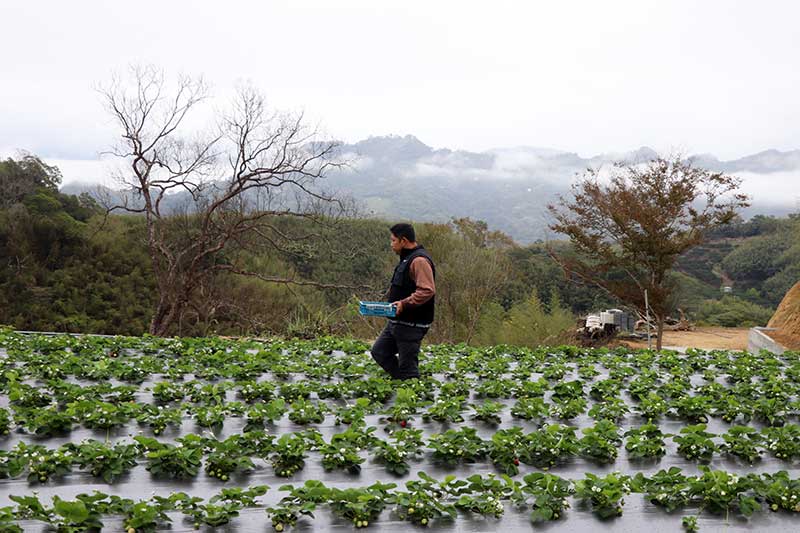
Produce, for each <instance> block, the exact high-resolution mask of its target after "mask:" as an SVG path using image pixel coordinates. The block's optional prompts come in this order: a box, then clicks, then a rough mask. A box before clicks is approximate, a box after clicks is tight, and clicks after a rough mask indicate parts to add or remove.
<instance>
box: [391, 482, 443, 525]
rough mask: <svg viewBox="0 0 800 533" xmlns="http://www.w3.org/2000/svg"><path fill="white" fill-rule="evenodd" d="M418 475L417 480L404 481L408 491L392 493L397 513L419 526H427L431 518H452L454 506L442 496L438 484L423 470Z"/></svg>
mask: <svg viewBox="0 0 800 533" xmlns="http://www.w3.org/2000/svg"><path fill="white" fill-rule="evenodd" d="M419 476H420V478H421V479H420V480H419V481H408V482H407V483H406V488H407V489H408V491H398V492H396V493H395V494H394V502H395V504H396V506H397V507H396V513H397V515H398V516H399V517H400V518H401V519H403V520H408V521H410V522H412V523H414V524H419V525H421V526H427V525H428V524H429V523H430V522H431V520H434V519H437V518H447V519H450V520H452V519H454V518H455V517H456V515H457V510H456V507H455V505H453V504H451V503H448V502H447V501H446V500H445V499H444V498H443V496H444V493H443V492H442V490H441V487H440V486H439V484H438V483H436V482H435V480H433V479H431V478H430V476H428V475H427V474H425V473H424V472H420V473H419Z"/></svg>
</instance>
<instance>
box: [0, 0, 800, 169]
mask: <svg viewBox="0 0 800 533" xmlns="http://www.w3.org/2000/svg"><path fill="white" fill-rule="evenodd" d="M0 20H2V31H0V50H2V52H0V54H2V57H1V59H2V61H0V151H5V152H6V153H7V152H8V150H10V149H15V148H22V149H27V150H30V151H33V152H35V153H37V154H40V155H42V156H44V157H47V158H50V159H59V160H84V159H92V158H94V157H96V155H97V153H98V152H99V151H101V150H103V149H105V148H107V147H108V145H109V144H111V142H112V141H113V135H114V132H113V130H112V129H111V128H110V122H109V121H108V119H107V117H106V116H105V115H104V114H103V110H102V108H101V106H100V101H99V98H98V96H97V94H96V93H95V92H93V90H92V86H93V84H97V83H102V82H104V81H107V80H108V79H109V77H110V75H111V72H112V71H114V70H120V69H124V68H125V67H126V66H127V65H129V64H131V63H143V64H147V63H153V64H156V65H158V66H161V67H163V68H164V69H165V70H166V71H167V72H168V73H170V72H184V73H188V74H202V75H204V76H205V77H206V78H207V79H208V80H209V81H210V82H211V83H212V85H213V87H214V88H215V90H216V92H217V93H219V94H224V93H225V92H226V91H228V90H230V88H231V87H232V86H233V85H235V84H236V83H237V82H238V81H241V80H250V81H252V83H253V84H255V85H256V86H258V87H259V88H261V89H262V90H263V91H264V92H265V94H266V95H267V96H268V98H269V100H270V102H271V103H272V104H273V105H275V106H277V107H280V108H289V109H294V110H298V109H302V110H305V112H306V113H307V114H308V116H310V117H312V118H313V119H314V120H317V121H319V122H321V123H322V124H323V126H324V128H325V129H326V130H327V132H329V133H330V134H331V135H332V136H334V137H336V138H339V139H342V140H344V141H347V142H352V141H356V140H359V139H361V138H364V137H366V136H368V135H383V134H388V133H397V134H406V133H411V134H414V135H416V136H417V137H419V138H420V139H421V140H422V141H423V142H425V143H427V144H429V145H432V146H434V147H437V148H440V147H450V148H463V149H468V150H486V149H489V148H493V147H499V146H518V145H529V146H541V147H553V148H559V149H564V150H569V151H575V152H578V153H579V154H581V155H582V156H589V155H593V154H597V153H600V152H608V151H623V150H628V149H631V148H635V147H638V146H642V145H649V146H652V147H654V148H656V149H658V150H670V149H681V150H684V151H688V152H692V153H700V152H710V153H714V154H715V155H717V156H718V157H720V158H722V159H732V158H737V157H740V156H743V155H747V154H751V153H754V152H757V151H761V150H764V149H767V148H777V149H780V150H791V149H797V148H800V97H798V96H799V95H800V59H799V58H800V27H798V23H799V21H800V2H795V1H791V0H787V1H765V0H761V1H758V2H756V1H750V2H741V1H732V0H724V1H723V0H720V1H705V0H704V1H700V2H698V1H696V0H694V1H674V0H671V1H643V0H635V1H624V2H623V1H618V2H614V1H602V2H600V1H597V0H592V1H585V2H570V1H563V2H552V1H548V2H534V1H518V2H502V1H498V0H494V1H491V2H489V1H484V2H468V1H464V0H461V1H457V2H445V1H441V0H435V1H432V0H428V1H424V2H422V1H420V2H417V1H409V0H406V1H403V2H388V1H381V0H369V1H363V2H354V1H346V0H336V1H330V0H327V1H314V2H311V1H298V0H292V1H269V0H266V1H261V2H255V1H254V2H240V1H232V0H227V1H214V2H210V1H198V0H193V1H191V2H188V1H174V0H170V1H166V0H159V1H149V0H137V1H135V2H111V1H74V2H65V1H63V0H52V1H36V0H25V1H3V2H2V3H0Z"/></svg>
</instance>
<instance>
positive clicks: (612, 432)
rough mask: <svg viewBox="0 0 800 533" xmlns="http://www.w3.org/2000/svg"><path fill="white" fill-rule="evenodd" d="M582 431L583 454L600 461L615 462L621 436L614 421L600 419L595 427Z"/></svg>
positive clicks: (580, 451)
mask: <svg viewBox="0 0 800 533" xmlns="http://www.w3.org/2000/svg"><path fill="white" fill-rule="evenodd" d="M582 431H583V437H582V438H581V439H580V440H579V441H578V451H579V453H580V454H581V456H583V457H586V458H587V459H592V460H594V461H598V462H613V461H614V459H616V458H617V453H618V450H617V446H619V445H620V443H621V438H620V436H619V428H617V426H616V425H614V423H613V422H610V421H608V420H600V421H599V422H597V424H595V425H594V427H590V428H584V429H583V430H582Z"/></svg>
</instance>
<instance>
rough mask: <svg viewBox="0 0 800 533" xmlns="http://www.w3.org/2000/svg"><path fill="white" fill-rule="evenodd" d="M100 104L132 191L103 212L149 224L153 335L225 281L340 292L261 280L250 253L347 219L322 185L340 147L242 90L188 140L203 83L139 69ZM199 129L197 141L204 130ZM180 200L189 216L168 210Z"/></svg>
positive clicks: (104, 91)
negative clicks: (295, 225)
mask: <svg viewBox="0 0 800 533" xmlns="http://www.w3.org/2000/svg"><path fill="white" fill-rule="evenodd" d="M100 93H101V95H102V97H103V100H104V103H105V105H106V107H107V109H108V111H109V113H110V115H111V116H112V117H113V119H114V121H115V123H116V125H117V126H118V127H119V129H120V134H121V140H120V142H119V143H118V145H117V146H116V148H115V149H113V150H112V151H111V153H112V154H113V155H115V156H117V157H119V158H122V159H123V160H124V161H125V162H126V164H125V168H126V170H125V171H124V172H123V173H121V174H120V175H119V176H118V178H119V179H120V181H121V182H122V183H123V184H124V186H125V187H126V189H127V190H128V194H127V195H125V196H124V198H123V200H122V201H117V202H115V203H114V204H113V205H108V206H107V209H108V211H109V212H112V211H115V210H120V211H124V212H128V213H139V214H141V215H143V216H144V218H145V220H146V228H147V247H148V250H149V253H150V257H151V260H152V268H153V273H154V275H155V280H156V286H157V289H158V299H157V303H156V307H155V310H154V313H153V318H152V321H151V324H150V333H151V334H153V335H165V334H166V333H167V331H168V330H169V328H170V326H172V325H173V324H174V323H175V322H176V320H178V319H179V317H180V316H181V313H182V312H183V311H184V310H185V309H186V308H187V306H188V305H189V302H190V301H191V300H192V297H193V296H194V295H195V294H196V293H197V291H199V290H200V289H201V288H202V287H203V286H204V283H205V282H206V281H207V280H208V278H209V277H212V276H215V275H219V274H221V273H231V274H236V275H241V276H253V277H257V278H259V279H262V280H264V281H267V282H271V283H284V284H297V285H314V286H317V287H322V288H324V287H339V286H336V285H328V284H324V283H319V282H315V281H310V280H307V279H302V278H300V277H299V276H296V275H294V274H291V275H289V276H287V275H285V274H284V275H282V276H281V275H270V274H268V273H263V272H261V271H259V270H258V269H255V268H250V267H248V265H247V264H246V263H245V261H244V258H245V257H246V254H243V253H242V251H255V250H260V249H262V248H263V247H264V246H268V247H271V248H272V249H274V250H281V251H284V250H287V249H290V248H291V247H292V246H294V245H296V244H297V243H302V242H304V241H306V240H308V239H311V238H312V237H313V233H305V234H299V233H298V231H299V230H294V231H289V230H287V229H286V226H287V225H285V224H284V225H281V224H280V223H279V222H280V220H283V219H286V218H297V219H300V218H302V219H309V220H313V221H315V222H320V221H322V220H323V219H325V218H326V217H330V216H335V215H337V214H339V213H342V212H343V211H344V209H345V208H346V205H345V204H344V203H342V202H341V201H340V200H338V199H337V198H335V197H334V196H333V195H331V194H328V193H325V192H324V191H323V190H322V188H321V187H320V184H319V182H320V180H322V179H323V178H324V177H325V174H326V172H327V171H328V170H330V169H331V168H334V167H338V166H340V163H339V162H337V161H336V160H335V157H336V144H335V143H333V142H327V141H321V140H319V138H320V135H319V134H318V132H317V131H316V130H315V129H314V128H310V127H308V126H307V125H306V124H305V121H304V117H303V115H302V114H289V113H279V112H275V111H271V110H269V109H268V108H267V107H266V105H265V102H264V98H263V96H262V95H261V94H260V93H259V92H257V91H256V90H254V89H253V88H252V87H248V86H245V87H242V88H240V89H239V90H238V92H237V94H236V97H235V99H234V101H233V105H232V107H231V109H230V111H228V112H224V113H215V119H216V120H215V124H214V126H213V127H212V128H210V133H203V134H197V133H195V134H194V135H189V134H188V132H187V130H189V129H190V126H191V125H194V124H195V123H191V124H190V120H197V119H198V118H202V117H199V116H198V115H199V114H200V112H202V111H203V110H205V109H207V107H208V106H207V105H205V104H207V103H208V100H209V94H208V88H207V86H206V84H205V83H204V82H203V80H202V79H192V78H188V77H179V78H178V79H177V81H176V82H174V83H169V82H168V81H167V79H166V78H165V76H164V74H163V72H161V71H160V70H158V69H156V68H153V67H134V68H132V69H131V72H130V76H127V77H125V78H124V79H120V78H115V79H113V80H112V82H111V83H110V84H108V85H107V86H104V87H102V88H101V89H100ZM192 130H193V131H195V132H196V131H198V130H197V127H196V125H195V126H194V127H193V128H192ZM178 192H181V193H183V194H182V195H176V194H174V193H178ZM179 196H183V197H185V198H186V199H187V201H186V202H185V204H184V205H183V206H182V209H181V210H179V212H177V213H176V212H175V209H174V208H173V209H167V207H166V206H167V204H170V203H174V200H175V198H177V197H179ZM173 207H174V206H173ZM305 226H308V225H307V224H306V225H305ZM339 288H340V287H339Z"/></svg>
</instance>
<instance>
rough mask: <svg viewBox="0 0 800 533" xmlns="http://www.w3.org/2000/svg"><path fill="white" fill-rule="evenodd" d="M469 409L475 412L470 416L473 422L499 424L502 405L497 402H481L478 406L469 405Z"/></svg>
mask: <svg viewBox="0 0 800 533" xmlns="http://www.w3.org/2000/svg"><path fill="white" fill-rule="evenodd" d="M470 407H472V409H473V410H474V411H475V414H473V415H472V419H473V420H481V421H483V422H487V423H489V424H495V425H496V424H499V423H500V413H502V412H503V404H502V403H499V402H489V401H487V402H483V403H482V404H480V405H474V404H471V405H470Z"/></svg>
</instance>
